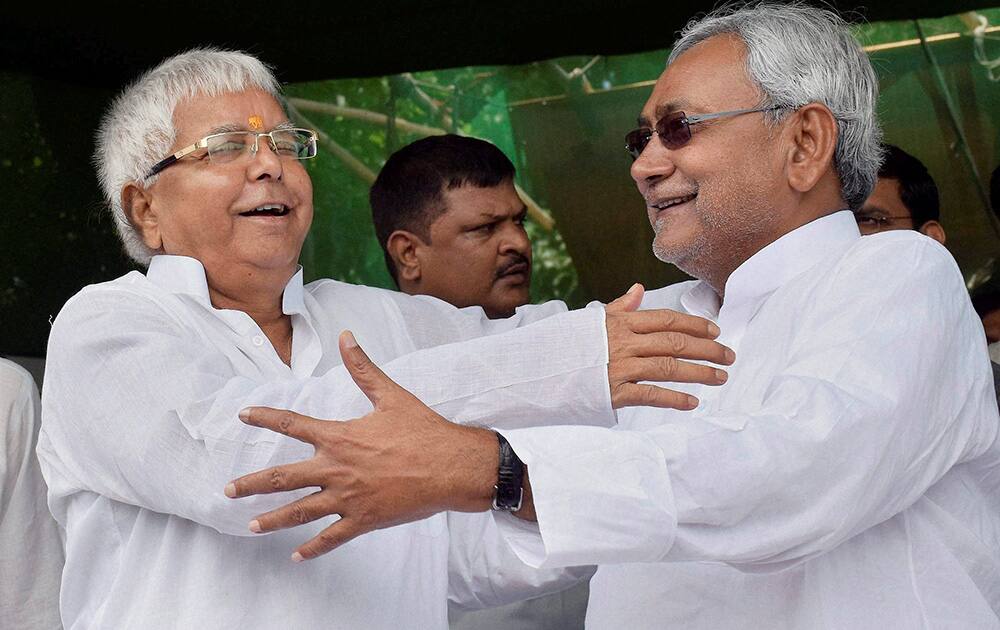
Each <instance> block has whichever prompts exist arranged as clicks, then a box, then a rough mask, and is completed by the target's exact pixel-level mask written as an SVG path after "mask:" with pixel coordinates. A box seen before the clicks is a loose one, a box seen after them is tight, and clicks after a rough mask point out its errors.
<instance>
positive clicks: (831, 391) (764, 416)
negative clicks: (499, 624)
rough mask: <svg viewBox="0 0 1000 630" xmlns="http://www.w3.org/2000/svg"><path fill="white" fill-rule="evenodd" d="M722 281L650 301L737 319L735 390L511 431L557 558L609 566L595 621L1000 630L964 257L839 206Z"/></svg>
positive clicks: (976, 341) (991, 432)
mask: <svg viewBox="0 0 1000 630" xmlns="http://www.w3.org/2000/svg"><path fill="white" fill-rule="evenodd" d="M725 296H726V297H725V301H724V304H723V305H722V307H721V309H720V308H719V303H718V298H717V297H716V296H715V294H714V292H712V291H711V290H710V289H709V288H708V287H707V286H706V285H704V284H702V283H700V282H688V283H683V284H680V285H675V286H671V287H667V288H665V289H661V290H659V291H653V292H650V293H647V295H646V299H645V301H644V303H643V306H644V307H645V308H651V307H667V308H674V309H679V310H683V311H686V312H689V313H693V314H695V315H701V316H705V317H708V318H710V319H713V320H715V321H716V322H718V324H719V327H720V328H721V330H722V336H721V341H722V342H724V343H726V344H728V345H729V346H730V347H732V348H733V349H734V350H735V351H736V353H737V361H736V364H735V365H734V366H733V367H732V368H731V369H730V370H729V374H730V378H729V381H728V383H726V385H724V386H723V387H720V388H711V387H703V386H692V387H689V388H688V391H690V392H691V393H694V394H695V395H697V396H699V397H700V398H701V401H702V404H701V406H700V407H699V408H698V409H697V410H696V411H695V412H693V413H683V412H674V411H664V410H655V409H649V408H636V409H625V410H622V411H621V412H619V421H620V425H619V427H617V428H616V429H615V430H610V429H601V428H596V427H587V428H564V427H542V428H538V429H521V430H517V431H508V432H505V435H506V436H507V438H508V439H509V440H510V443H511V444H512V445H513V447H514V449H515V450H516V452H517V453H518V455H519V456H520V457H521V458H522V459H523V460H525V462H526V463H527V464H528V466H529V470H530V473H531V483H532V487H533V491H534V500H535V508H536V510H537V513H538V520H539V523H538V526H537V527H533V526H528V525H526V524H524V523H523V522H518V521H516V520H513V519H510V518H509V517H506V516H498V523H499V524H500V526H501V530H502V531H503V532H504V533H505V535H506V536H507V538H508V540H509V541H510V542H511V543H512V545H513V546H514V548H515V550H516V551H517V553H518V554H519V555H520V556H521V557H522V558H523V559H525V560H526V561H529V562H531V563H533V564H535V565H541V566H559V565H573V564H582V563H600V564H601V565H602V566H601V567H600V568H599V569H598V571H597V574H596V575H595V577H594V579H593V580H592V582H591V600H590V605H589V608H588V616H587V625H588V627H589V628H593V629H603V628H614V629H618V628H685V629H688V630H692V629H693V630H697V629H705V630H709V629H711V630H717V629H721V628H726V629H729V628H767V629H769V630H781V629H789V630H792V629H796V630H797V629H813V628H822V629H833V628H836V629H842V630H859V629H865V628H872V629H879V630H884V629H885V628H893V629H898V630H903V629H910V628H955V629H971V628H976V629H984V628H998V627H1000V621H998V616H1000V444H998V439H997V435H998V417H997V401H996V397H995V394H994V390H993V379H992V375H991V370H990V364H989V361H988V357H987V351H986V343H985V337H984V333H983V329H982V325H981V324H980V322H979V319H978V318H977V317H976V314H975V312H974V311H973V310H972V306H971V304H970V302H969V298H968V295H967V293H966V290H965V286H964V284H963V281H962V277H961V274H960V273H959V270H958V268H957V266H956V265H955V263H954V261H953V259H952V258H951V256H950V255H949V254H948V252H947V251H946V250H945V249H944V248H943V247H941V246H940V245H938V244H937V243H936V242H934V241H932V240H931V239H929V238H926V237H924V236H922V235H919V234H917V233H916V232H912V231H893V232H886V233H883V234H878V235H875V236H870V237H865V238H860V237H859V234H858V230H857V227H856V225H855V222H854V219H853V218H852V216H851V214H850V213H848V212H840V213H836V214H834V215H831V216H829V217H825V218H822V219H820V220H817V221H814V222H812V223H810V224H808V225H806V226H804V227H802V228H800V229H798V230H795V231H793V232H792V233H790V234H787V235H786V236H784V237H782V238H781V239H779V240H778V241H776V242H774V243H772V244H770V245H769V246H767V247H766V248H764V249H763V250H761V251H760V252H758V253H757V254H756V255H755V256H753V257H752V258H751V259H749V260H748V261H746V262H745V263H744V264H743V265H742V266H741V267H740V268H739V269H737V270H736V271H735V272H734V273H733V275H732V276H731V278H730V279H729V281H728V283H727V285H726V294H725Z"/></svg>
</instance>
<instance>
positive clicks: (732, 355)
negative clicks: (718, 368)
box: [726, 348, 736, 363]
mask: <svg viewBox="0 0 1000 630" xmlns="http://www.w3.org/2000/svg"><path fill="white" fill-rule="evenodd" d="M735 360H736V353H735V352H733V351H732V350H730V349H729V348H726V361H729V362H730V363H732V362H734V361H735Z"/></svg>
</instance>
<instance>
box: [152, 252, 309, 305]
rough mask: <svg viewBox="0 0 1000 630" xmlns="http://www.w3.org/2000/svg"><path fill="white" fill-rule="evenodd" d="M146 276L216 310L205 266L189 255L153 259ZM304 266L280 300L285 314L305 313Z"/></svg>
mask: <svg viewBox="0 0 1000 630" xmlns="http://www.w3.org/2000/svg"><path fill="white" fill-rule="evenodd" d="M146 277H147V278H148V279H149V281H150V282H152V283H153V284H156V285H157V286H159V287H161V288H163V289H166V290H167V291H169V292H171V293H182V294H185V295H190V296H191V297H193V298H194V299H195V300H197V301H198V302H199V303H200V304H201V305H202V306H205V307H206V308H214V307H213V306H212V301H211V299H210V298H209V295H208V281H207V280H206V278H205V267H204V266H203V265H202V264H201V261H199V260H198V259H196V258H191V257H190V256H169V255H166V254H161V255H159V256H153V259H152V260H151V261H150V262H149V270H148V271H147V272H146ZM302 296H303V288H302V266H301V265H299V268H298V270H297V271H296V272H295V274H294V275H293V276H292V277H291V278H290V279H289V280H288V284H286V285H285V290H284V293H283V294H282V299H281V310H282V312H284V313H285V314H286V315H292V314H296V313H298V314H302V313H305V309H306V307H305V302H304V300H303V297H302Z"/></svg>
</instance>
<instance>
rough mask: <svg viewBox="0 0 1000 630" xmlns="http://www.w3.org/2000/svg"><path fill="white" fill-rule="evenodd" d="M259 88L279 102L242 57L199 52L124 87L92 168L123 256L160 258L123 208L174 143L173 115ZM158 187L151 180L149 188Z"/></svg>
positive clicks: (264, 76)
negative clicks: (189, 104)
mask: <svg viewBox="0 0 1000 630" xmlns="http://www.w3.org/2000/svg"><path fill="white" fill-rule="evenodd" d="M253 88H258V89H260V90H263V91H265V92H267V93H269V94H271V95H273V96H274V97H275V98H276V99H278V100H279V102H280V101H281V88H280V86H279V84H278V80H277V79H276V78H275V76H274V73H273V72H271V70H270V68H268V67H267V66H266V65H265V64H264V63H262V62H261V61H260V60H259V59H257V58H255V57H252V56H251V55H248V54H246V53H244V52H239V51H230V50H220V49H218V48H195V49H193V50H189V51H186V52H183V53H180V54H179V55H175V56H173V57H170V58H168V59H166V60H165V61H163V62H161V63H160V64H159V65H158V66H156V67H155V68H153V69H152V70H149V71H148V72H146V73H145V74H143V75H142V76H141V77H139V79H137V80H136V81H135V82H134V83H132V84H131V85H129V86H128V87H126V88H125V89H124V90H123V91H122V93H121V94H119V95H118V97H117V98H116V99H115V100H114V102H112V104H111V106H110V107H109V108H108V111H107V113H106V114H105V115H104V119H103V120H102V121H101V126H100V128H99V129H98V131H97V150H96V151H95V153H94V163H95V166H96V167H97V176H98V179H99V180H100V184H101V189H102V191H103V192H104V198H105V201H106V202H107V205H108V208H109V210H110V211H111V215H112V217H114V221H115V227H116V228H117V230H118V236H119V237H120V238H121V241H122V245H123V246H124V248H125V251H126V252H127V253H128V255H129V256H130V257H132V259H133V260H135V261H136V262H138V263H139V264H141V265H143V266H148V265H149V260H150V258H152V257H153V255H154V254H156V252H155V251H153V250H151V249H150V248H149V247H147V246H146V244H145V243H143V241H142V236H141V235H140V234H139V232H138V230H136V228H135V226H134V225H132V223H131V221H130V220H129V218H128V215H127V213H126V211H125V209H124V208H123V207H122V202H121V193H122V190H123V188H124V187H125V186H126V185H127V184H128V183H130V182H135V181H138V182H143V181H144V178H145V175H146V173H148V172H149V169H150V168H152V167H153V165H154V164H156V163H157V162H159V161H160V160H161V159H163V158H164V157H166V155H167V152H168V151H170V147H171V146H172V145H173V143H174V140H175V139H176V130H175V129H174V121H173V116H174V109H175V108H176V107H177V105H178V103H180V102H181V101H182V100H184V99H185V98H192V97H194V96H198V95H204V96H218V95H220V94H225V93H229V92H242V91H245V90H248V89H253ZM154 181H156V176H153V177H151V178H149V179H148V180H146V181H145V185H148V184H151V183H153V182H154Z"/></svg>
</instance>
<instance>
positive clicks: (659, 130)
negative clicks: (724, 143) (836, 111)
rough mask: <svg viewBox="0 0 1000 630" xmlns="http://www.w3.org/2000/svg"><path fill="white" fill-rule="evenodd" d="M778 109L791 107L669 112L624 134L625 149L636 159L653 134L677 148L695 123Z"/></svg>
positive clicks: (686, 141) (670, 146)
mask: <svg viewBox="0 0 1000 630" xmlns="http://www.w3.org/2000/svg"><path fill="white" fill-rule="evenodd" d="M779 109H791V108H788V107H783V106H778V107H763V108H757V109H737V110H733V111H731V112H717V113H715V114H698V115H695V116H688V115H687V114H685V113H684V112H670V113H669V114H667V115H666V116H664V117H663V118H661V119H659V120H658V121H656V125H655V127H654V128H653V129H650V128H649V127H639V128H638V129H633V130H632V131H630V132H628V133H627V134H625V150H626V151H628V152H629V155H631V156H632V159H633V160H634V159H637V158H638V157H639V155H640V154H641V153H642V151H643V149H645V148H646V145H647V144H649V141H650V140H651V139H652V137H653V134H656V135H657V136H659V138H660V142H662V143H663V146H665V147H667V148H668V149H679V148H681V147H682V146H684V145H685V144H687V143H688V142H690V141H691V125H697V124H698V123H703V122H705V121H707V120H713V119H715V118H727V117H729V116H741V115H743V114H752V113H754V112H773V111H777V110H779Z"/></svg>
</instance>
